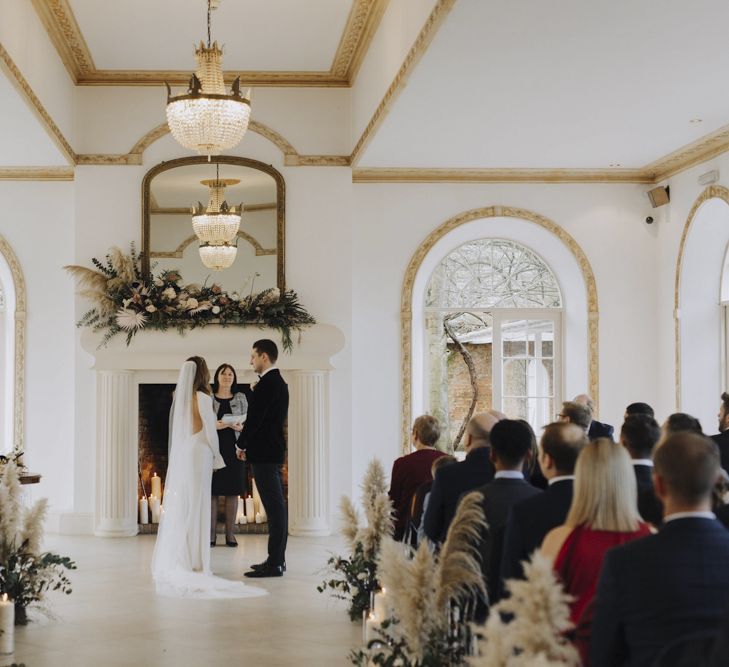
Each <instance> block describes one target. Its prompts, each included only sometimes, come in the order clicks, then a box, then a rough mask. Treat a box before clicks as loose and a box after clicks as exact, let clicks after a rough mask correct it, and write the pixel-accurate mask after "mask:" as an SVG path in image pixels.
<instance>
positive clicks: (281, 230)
mask: <svg viewBox="0 0 729 667" xmlns="http://www.w3.org/2000/svg"><path fill="white" fill-rule="evenodd" d="M213 181H218V183H217V184H218V185H221V184H222V186H223V187H222V193H221V194H222V197H223V198H224V199H225V201H226V202H227V204H228V205H229V206H235V207H236V209H237V207H238V206H239V205H240V204H242V205H243V213H242V216H241V224H240V228H239V230H238V232H237V235H236V237H235V238H234V241H233V242H232V243H233V244H235V245H236V246H237V250H236V252H235V259H234V260H233V262H232V264H231V265H230V266H229V267H228V268H224V269H220V270H215V269H212V268H208V267H207V266H205V264H204V263H203V261H202V259H201V255H200V252H199V245H200V241H199V238H198V237H197V236H196V235H195V232H194V230H193V227H192V211H191V208H192V207H193V206H194V205H196V204H197V203H198V202H201V204H202V206H203V208H205V207H207V206H208V202H209V200H210V198H211V185H212V184H213ZM284 212H285V188H284V180H283V176H281V174H280V173H279V172H278V171H277V170H276V169H274V168H273V167H272V166H270V165H267V164H264V163H263V162H259V161H257V160H251V159H248V158H241V157H233V156H226V155H220V156H216V157H213V158H212V159H211V160H210V162H208V159H207V158H206V157H186V158H180V159H177V160H170V161H169V162H162V163H161V164H158V165H157V166H155V167H153V168H152V169H150V170H149V171H148V172H147V174H146V176H145V177H144V181H143V182H142V253H141V254H142V269H143V271H144V272H145V273H149V272H150V270H151V271H152V272H153V273H154V274H155V275H157V274H159V273H160V272H162V271H164V270H172V269H174V270H177V271H179V272H180V274H181V276H182V279H183V281H184V282H185V283H187V284H190V283H197V284H201V285H202V284H204V283H206V282H207V284H208V285H210V284H211V283H212V282H215V283H217V284H218V285H220V286H221V287H222V288H223V289H224V290H225V291H227V292H238V293H240V294H247V293H250V292H260V291H263V290H265V289H268V288H272V287H278V288H279V289H281V290H283V289H284V288H285V282H286V281H285V274H284V259H285V213H284Z"/></svg>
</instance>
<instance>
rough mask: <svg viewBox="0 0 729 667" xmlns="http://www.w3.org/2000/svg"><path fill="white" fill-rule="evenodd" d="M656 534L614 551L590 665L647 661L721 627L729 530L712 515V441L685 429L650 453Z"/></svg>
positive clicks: (727, 591)
mask: <svg viewBox="0 0 729 667" xmlns="http://www.w3.org/2000/svg"><path fill="white" fill-rule="evenodd" d="M653 463H654V465H655V468H654V471H653V478H654V479H653V481H654V485H655V489H656V495H657V496H658V497H659V498H660V499H661V501H662V502H663V507H664V518H663V526H662V527H661V529H660V530H659V531H658V533H657V534H655V535H651V536H650V537H647V538H645V539H643V540H637V541H635V542H633V543H631V544H627V545H625V546H622V547H620V548H618V549H613V550H612V551H610V553H609V554H608V555H607V557H606V558H605V563H604V566H603V570H602V574H601V576H600V583H599V586H598V590H597V597H596V600H595V614H594V623H593V633H592V645H591V647H590V657H591V659H592V662H591V664H592V667H608V666H609V667H613V666H614V665H636V666H637V665H651V664H653V662H654V660H655V658H656V656H657V655H658V653H659V652H660V651H661V649H662V648H663V647H664V646H665V645H666V644H668V643H669V642H671V641H673V640H676V639H679V638H681V637H686V636H689V635H692V634H695V633H697V632H704V631H707V630H712V629H718V627H719V623H720V619H721V617H722V612H723V610H724V609H725V607H726V604H727V600H729V567H727V563H729V531H727V530H726V529H725V528H724V527H723V526H722V525H721V524H720V523H719V522H718V521H716V519H715V517H714V515H713V514H712V513H711V512H710V509H711V489H712V487H713V486H714V483H715V482H716V479H717V476H718V475H719V451H718V449H717V447H716V444H715V443H714V442H713V441H712V440H710V439H709V438H706V437H704V436H702V435H700V434H698V433H691V432H682V433H676V434H674V435H672V436H670V437H669V438H668V439H667V440H666V441H665V442H663V443H662V444H660V445H659V446H658V447H657V448H656V451H655V454H654V456H653Z"/></svg>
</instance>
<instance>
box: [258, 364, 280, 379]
mask: <svg viewBox="0 0 729 667" xmlns="http://www.w3.org/2000/svg"><path fill="white" fill-rule="evenodd" d="M273 370H278V368H276V366H269V367H268V368H267V369H266V370H265V371H263V373H261V374H260V375H259V376H258V377H259V378H262V377H263V376H264V375H265V374H266V373H268V372H269V371H273Z"/></svg>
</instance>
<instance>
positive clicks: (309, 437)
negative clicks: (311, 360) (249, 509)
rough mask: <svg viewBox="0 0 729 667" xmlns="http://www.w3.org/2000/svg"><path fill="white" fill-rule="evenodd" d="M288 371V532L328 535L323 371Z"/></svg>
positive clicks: (326, 411)
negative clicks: (289, 401) (289, 397)
mask: <svg viewBox="0 0 729 667" xmlns="http://www.w3.org/2000/svg"><path fill="white" fill-rule="evenodd" d="M287 375H289V377H290V378H291V383H290V387H289V393H290V396H291V403H290V406H289V430H288V449H289V533H291V535H298V536H318V535H329V534H330V533H331V530H330V528H329V405H328V401H327V398H328V396H327V393H328V392H327V389H328V379H329V378H328V374H327V373H326V372H325V371H295V372H292V373H290V374H287Z"/></svg>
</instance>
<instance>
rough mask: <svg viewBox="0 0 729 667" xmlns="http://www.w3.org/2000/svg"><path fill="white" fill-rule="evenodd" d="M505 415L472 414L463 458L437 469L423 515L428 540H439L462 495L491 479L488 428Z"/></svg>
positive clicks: (489, 429)
mask: <svg viewBox="0 0 729 667" xmlns="http://www.w3.org/2000/svg"><path fill="white" fill-rule="evenodd" d="M503 418H504V415H502V414H501V413H500V412H497V411H496V410H490V411H489V412H482V413H479V414H477V415H474V416H473V417H472V418H471V421H469V422H468V426H467V427H466V439H465V448H466V459H465V461H460V462H458V463H454V464H453V465H452V466H446V467H445V468H442V469H441V470H439V471H438V472H437V474H436V476H435V479H434V480H433V487H432V488H431V490H430V500H429V501H428V509H427V511H426V512H425V513H424V514H423V527H424V530H425V534H426V536H427V537H428V539H429V540H430V541H431V542H435V543H436V544H439V543H441V542H442V541H443V540H444V539H445V536H446V534H447V533H448V527H449V526H450V525H451V521H453V517H454V516H455V513H456V507H457V506H458V501H459V500H460V498H461V496H462V495H463V494H464V493H467V492H468V491H473V490H474V489H475V488H476V487H478V486H482V485H483V484H486V482H490V481H491V480H492V479H493V478H494V467H493V465H492V463H491V461H490V460H489V450H490V447H489V444H490V435H491V429H492V428H493V426H494V425H495V424H496V423H497V422H498V421H499V420H501V419H503Z"/></svg>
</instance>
